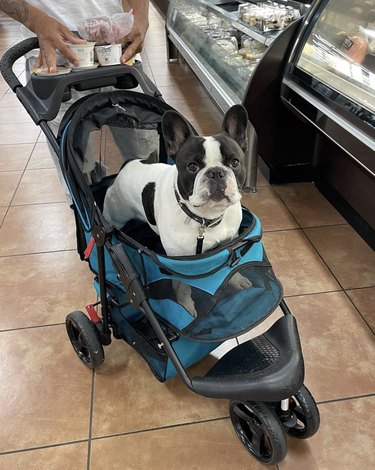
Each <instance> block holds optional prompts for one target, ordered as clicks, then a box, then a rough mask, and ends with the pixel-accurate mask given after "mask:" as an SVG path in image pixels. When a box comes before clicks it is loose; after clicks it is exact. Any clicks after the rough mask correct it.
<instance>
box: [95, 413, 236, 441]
mask: <svg viewBox="0 0 375 470" xmlns="http://www.w3.org/2000/svg"><path fill="white" fill-rule="evenodd" d="M228 419H230V417H229V415H228V416H222V417H219V418H211V419H204V420H202V421H191V422H185V423H178V424H167V425H165V426H160V427H157V428H150V429H139V430H137V431H125V432H120V433H117V434H107V435H104V436H97V437H93V438H92V440H93V441H100V440H103V439H111V438H113V437H122V436H131V435H134V434H142V433H149V432H155V431H164V430H165V429H174V428H181V427H187V426H194V425H196V424H204V423H212V422H216V421H224V420H228Z"/></svg>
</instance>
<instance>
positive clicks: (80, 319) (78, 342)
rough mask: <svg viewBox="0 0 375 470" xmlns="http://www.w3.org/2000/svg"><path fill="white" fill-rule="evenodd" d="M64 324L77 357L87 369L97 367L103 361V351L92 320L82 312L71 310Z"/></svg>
mask: <svg viewBox="0 0 375 470" xmlns="http://www.w3.org/2000/svg"><path fill="white" fill-rule="evenodd" d="M65 325H66V331H67V333H68V336H69V339H70V342H71V343H72V346H73V349H74V351H75V353H76V354H77V356H78V357H79V359H80V360H81V361H82V362H83V363H84V364H85V366H86V367H88V368H89V369H97V368H98V367H99V366H100V365H101V364H102V363H103V361H104V351H103V346H102V344H101V342H100V339H99V336H98V333H97V331H96V327H95V325H94V324H93V322H92V321H91V320H90V319H89V318H88V317H87V316H86V315H85V314H84V313H83V312H72V313H69V315H67V317H66V320H65Z"/></svg>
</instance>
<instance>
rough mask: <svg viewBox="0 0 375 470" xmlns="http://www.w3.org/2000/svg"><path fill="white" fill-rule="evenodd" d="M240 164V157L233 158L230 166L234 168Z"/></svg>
mask: <svg viewBox="0 0 375 470" xmlns="http://www.w3.org/2000/svg"><path fill="white" fill-rule="evenodd" d="M239 164H240V161H239V160H238V158H232V160H231V161H230V166H231V167H232V168H237V167H238V165H239Z"/></svg>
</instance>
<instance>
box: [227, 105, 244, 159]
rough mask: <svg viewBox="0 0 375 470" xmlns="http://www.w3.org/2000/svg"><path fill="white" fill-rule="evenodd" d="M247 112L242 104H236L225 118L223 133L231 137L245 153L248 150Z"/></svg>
mask: <svg viewBox="0 0 375 470" xmlns="http://www.w3.org/2000/svg"><path fill="white" fill-rule="evenodd" d="M247 121H248V116H247V111H246V109H245V108H244V107H243V106H242V104H235V105H234V106H232V107H231V108H229V109H228V111H227V112H226V114H225V116H224V120H223V125H222V131H223V132H224V134H226V135H228V136H229V137H231V138H232V139H233V140H234V141H235V142H237V144H238V145H239V146H240V147H241V149H242V150H243V151H245V150H246V149H247Z"/></svg>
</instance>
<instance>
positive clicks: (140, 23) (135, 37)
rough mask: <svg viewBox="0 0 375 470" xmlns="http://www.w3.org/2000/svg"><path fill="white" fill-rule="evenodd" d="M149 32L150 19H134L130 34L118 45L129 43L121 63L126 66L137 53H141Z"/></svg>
mask: <svg viewBox="0 0 375 470" xmlns="http://www.w3.org/2000/svg"><path fill="white" fill-rule="evenodd" d="M147 30H148V19H147V18H137V17H136V16H135V17H134V23H133V27H132V29H131V31H130V33H129V34H127V35H126V36H125V37H123V38H121V39H120V40H119V41H116V42H117V43H128V46H127V48H126V49H125V51H124V53H123V54H122V56H121V63H123V64H125V63H126V62H127V61H128V60H129V59H131V58H132V57H133V56H135V54H137V52H141V51H142V48H143V43H144V40H145V36H146V32H147Z"/></svg>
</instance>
